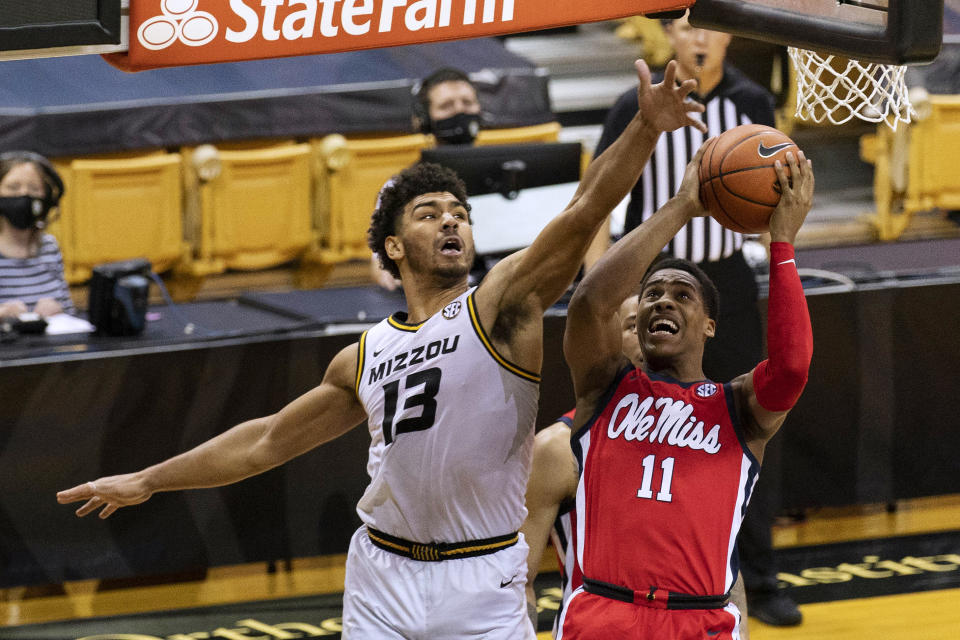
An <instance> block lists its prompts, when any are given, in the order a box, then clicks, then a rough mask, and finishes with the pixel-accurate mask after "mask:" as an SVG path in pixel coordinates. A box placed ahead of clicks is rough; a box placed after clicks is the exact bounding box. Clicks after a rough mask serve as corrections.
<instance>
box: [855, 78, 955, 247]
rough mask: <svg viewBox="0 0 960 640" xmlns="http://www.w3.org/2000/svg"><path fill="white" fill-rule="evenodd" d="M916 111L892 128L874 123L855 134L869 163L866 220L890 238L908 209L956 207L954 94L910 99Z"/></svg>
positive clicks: (883, 237) (903, 221)
mask: <svg viewBox="0 0 960 640" xmlns="http://www.w3.org/2000/svg"><path fill="white" fill-rule="evenodd" d="M915 107H916V108H917V111H918V112H919V113H920V114H921V117H920V118H918V119H917V120H916V121H915V122H913V123H911V124H910V125H909V126H904V125H901V126H900V127H899V128H898V130H897V131H896V132H893V131H891V130H890V129H889V128H888V127H887V126H886V125H879V126H878V127H877V132H876V133H875V134H869V135H865V136H863V137H862V138H861V139H860V155H861V157H862V158H863V160H864V161H866V162H871V163H873V164H874V165H875V170H874V180H873V193H874V203H875V205H876V207H877V212H876V214H875V215H874V216H873V218H872V221H873V223H874V225H875V226H876V228H877V233H878V235H879V237H880V239H881V240H896V239H897V238H899V237H900V235H901V234H902V233H903V232H904V230H906V228H907V226H908V225H909V224H910V220H911V218H912V216H913V214H915V213H917V212H920V211H928V210H931V209H942V210H957V209H960V175H958V174H957V171H956V149H958V148H960V95H930V96H929V97H928V101H927V100H924V101H923V103H918V104H916V105H915Z"/></svg>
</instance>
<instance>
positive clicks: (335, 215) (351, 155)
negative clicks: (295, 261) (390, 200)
mask: <svg viewBox="0 0 960 640" xmlns="http://www.w3.org/2000/svg"><path fill="white" fill-rule="evenodd" d="M313 146H314V152H315V154H316V158H317V166H318V180H317V197H316V210H315V216H316V218H315V225H316V227H317V229H318V230H319V239H320V244H319V246H318V247H317V249H316V250H315V251H313V252H311V254H310V255H309V256H308V259H312V260H314V261H315V262H318V263H322V264H330V263H337V262H343V261H346V260H354V259H358V258H364V259H366V258H369V257H370V250H369V249H368V248H367V229H368V228H369V226H370V214H371V213H372V212H373V209H374V206H375V205H376V201H377V194H378V193H380V189H381V188H382V187H383V184H384V183H385V182H386V181H387V180H388V179H389V178H390V177H391V176H393V175H394V174H396V173H398V172H400V171H401V170H403V169H405V168H406V167H408V166H410V165H412V164H414V163H415V162H417V161H418V160H419V159H420V151H421V150H422V149H424V148H426V147H429V146H431V139H430V138H429V137H428V136H425V135H422V134H413V135H400V136H393V137H387V138H362V139H352V140H351V139H347V138H345V137H343V136H341V135H338V134H333V135H329V136H326V137H324V138H321V139H318V140H315V141H313Z"/></svg>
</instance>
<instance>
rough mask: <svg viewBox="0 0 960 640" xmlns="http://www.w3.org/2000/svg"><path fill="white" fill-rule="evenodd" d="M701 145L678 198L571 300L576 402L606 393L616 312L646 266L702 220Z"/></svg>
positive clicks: (613, 367) (617, 349)
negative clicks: (686, 227)
mask: <svg viewBox="0 0 960 640" xmlns="http://www.w3.org/2000/svg"><path fill="white" fill-rule="evenodd" d="M705 148H706V144H704V145H703V146H702V147H700V149H699V150H698V151H697V153H696V155H695V156H694V157H693V159H692V160H691V161H690V163H689V164H688V165H687V168H686V171H685V173H684V176H683V181H682V183H681V185H680V189H679V190H678V192H677V195H676V196H674V197H673V198H671V199H670V200H668V201H667V202H666V204H664V205H663V207H661V208H660V209H659V210H658V211H657V212H656V213H655V214H654V215H653V216H651V217H650V218H649V219H648V220H646V221H645V222H644V223H643V224H642V225H640V226H638V227H636V228H635V229H634V230H633V231H631V232H630V233H628V234H627V235H625V236H624V237H623V238H621V239H620V240H619V241H618V242H616V243H615V244H614V245H613V246H612V247H610V249H608V250H607V252H606V253H605V254H604V255H603V257H602V258H600V260H599V261H598V262H597V263H596V264H595V265H594V266H593V268H592V269H590V271H589V272H588V273H587V275H586V276H584V278H583V280H582V281H581V282H580V285H579V286H578V287H577V290H576V291H575V292H574V294H573V298H572V299H571V300H570V306H569V307H568V309H567V325H566V331H565V333H564V339H563V351H564V355H565V356H566V359H567V364H568V365H569V366H570V371H571V374H572V375H573V384H574V388H575V389H576V392H577V402H578V406H577V409H578V411H580V410H581V409H583V407H581V406H580V402H581V399H583V398H586V397H590V396H591V395H595V394H596V393H599V392H602V391H603V390H605V389H606V388H607V386H608V385H609V383H610V381H611V379H612V378H613V376H614V375H616V372H617V368H618V363H619V362H621V358H620V357H619V355H620V353H621V351H622V345H621V337H620V326H619V323H618V322H617V318H616V312H617V310H618V309H619V307H620V304H621V303H622V302H623V300H624V299H625V298H626V297H627V296H629V295H631V294H633V293H635V292H636V291H637V288H638V287H639V285H640V282H641V281H642V280H643V276H644V274H645V273H646V271H647V268H649V266H650V264H651V263H652V262H653V260H654V259H655V258H656V257H657V255H658V254H659V253H660V250H661V249H662V248H663V247H664V246H665V245H666V244H667V243H668V242H670V239H671V238H673V236H675V235H676V233H677V231H679V230H680V229H681V228H682V227H683V225H685V224H686V223H687V222H688V221H689V220H690V219H691V218H694V217H697V216H703V215H706V213H707V212H706V210H705V209H704V208H703V205H702V204H701V203H700V196H699V180H698V176H697V170H698V167H699V165H700V158H701V157H703V152H704V149H705Z"/></svg>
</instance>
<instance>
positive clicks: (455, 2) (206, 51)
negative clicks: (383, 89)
mask: <svg viewBox="0 0 960 640" xmlns="http://www.w3.org/2000/svg"><path fill="white" fill-rule="evenodd" d="M693 2H694V0H131V2H130V41H129V46H128V51H127V52H126V53H123V54H110V55H107V56H105V57H106V58H107V60H109V61H110V62H111V63H112V64H114V65H116V66H119V67H121V68H123V69H126V70H131V71H135V70H140V69H149V68H155V67H169V66H180V65H190V64H206V63H211V62H230V61H235V60H254V59H259V58H277V57H282V56H300V55H310V54H317V53H334V52H339V51H351V50H355V49H373V48H377V47H393V46H398V45H405V44H416V43H421V42H436V41H439V40H457V39H462V38H477V37H481V36H492V35H499V34H505V33H517V32H521V31H532V30H536V29H546V28H551V27H559V26H566V25H571V24H580V23H584V22H595V21H598V20H609V19H612V18H621V17H625V16H631V15H637V14H645V13H654V12H659V11H669V10H673V9H682V8H685V7H688V6H690V5H692V4H693Z"/></svg>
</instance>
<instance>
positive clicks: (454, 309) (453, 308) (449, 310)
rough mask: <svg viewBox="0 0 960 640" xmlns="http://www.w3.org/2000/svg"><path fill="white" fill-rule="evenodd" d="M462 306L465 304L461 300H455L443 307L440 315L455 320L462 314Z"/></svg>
mask: <svg viewBox="0 0 960 640" xmlns="http://www.w3.org/2000/svg"><path fill="white" fill-rule="evenodd" d="M462 306H463V304H462V303H461V302H460V301H459V300H454V301H453V302H451V303H450V304H448V305H447V306H445V307H444V308H443V311H442V312H440V315H442V316H443V317H444V318H446V319H447V320H453V319H454V318H456V317H457V316H458V315H459V314H460V307H462Z"/></svg>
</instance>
